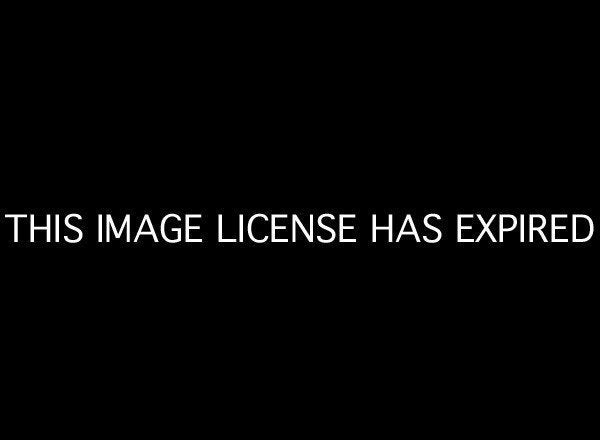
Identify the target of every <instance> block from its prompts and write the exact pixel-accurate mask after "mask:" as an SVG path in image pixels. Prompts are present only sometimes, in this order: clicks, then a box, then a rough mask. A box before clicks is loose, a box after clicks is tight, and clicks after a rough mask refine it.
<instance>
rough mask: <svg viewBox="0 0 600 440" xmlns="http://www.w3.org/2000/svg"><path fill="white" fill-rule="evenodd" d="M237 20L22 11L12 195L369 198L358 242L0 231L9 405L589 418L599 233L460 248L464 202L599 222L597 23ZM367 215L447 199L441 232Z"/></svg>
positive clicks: (97, 206)
mask: <svg viewBox="0 0 600 440" xmlns="http://www.w3.org/2000/svg"><path fill="white" fill-rule="evenodd" d="M52 12H57V11H52ZM153 12H157V11H153ZM163 12H164V11H163ZM247 12H248V14H247V13H246V12H240V11H239V10H237V9H236V11H233V10H232V11H228V12H227V13H225V14H224V15H223V14H221V15H216V14H215V13H214V12H212V11H211V12H207V11H204V12H195V13H193V14H190V15H188V14H186V13H184V12H183V11H180V12H177V13H175V15H173V16H171V15H170V14H169V15H167V14H166V13H165V15H164V16H163V14H162V12H161V14H159V15H160V18H156V16H155V15H152V17H150V16H147V15H146V13H145V12H144V13H141V12H140V11H137V12H136V13H133V14H127V15H126V14H125V13H124V12H122V13H119V14H114V16H112V15H111V16H110V17H107V18H102V19H100V18H99V17H100V15H97V14H100V12H97V13H96V12H95V13H94V14H92V15H85V19H83V18H82V16H78V18H77V19H75V18H74V19H66V22H65V23H63V22H62V21H57V20H50V19H48V16H46V17H45V16H44V14H43V13H41V14H40V16H36V17H35V19H34V18H33V15H36V14H34V13H33V12H32V11H30V12H28V14H26V15H25V16H23V17H24V19H25V20H24V21H19V23H18V24H16V25H15V26H14V29H10V30H8V31H7V39H6V44H5V52H4V55H3V66H4V67H3V70H4V72H3V73H4V74H5V79H4V80H3V85H4V87H3V96H4V99H3V110H4V111H3V124H2V125H3V133H4V136H3V137H4V142H3V156H4V158H3V160H2V173H1V176H2V177H1V179H2V201H1V202H2V205H1V206H2V213H3V214H4V213H5V212H31V213H42V212H43V213H67V212H79V213H83V214H86V215H87V216H89V215H92V214H94V213H96V212H105V211H107V210H110V211H113V212H124V211H131V212H151V213H153V214H155V215H158V214H160V213H163V212H169V211H175V212H179V213H186V212H190V213H202V214H204V215H205V216H206V217H208V218H210V217H211V216H214V215H215V214H216V213H217V212H222V211H229V212H237V211H239V210H243V211H246V212H252V211H256V212H288V213H292V212H294V213H319V212H325V211H328V212H334V213H335V212H356V213H359V215H361V243H360V244H359V245H348V246H342V245H338V246H331V247H326V248H323V247H321V248H317V247H291V246H285V245H283V246H275V245H273V246H268V247H262V248H252V247H244V248H234V249H232V248H227V249H225V248H218V247H216V246H214V245H210V244H207V245H206V246H199V247H175V248H164V247H158V248H154V247H152V246H138V247H129V248H128V247H126V246H124V247H117V248H115V247H111V248H102V247H98V246H95V245H94V244H93V243H88V244H83V245H81V246H76V247H63V246H54V247H53V246H39V247H35V248H31V247H27V246H23V247H20V246H10V245H9V243H8V242H7V240H4V242H3V245H2V254H3V257H5V258H3V263H2V264H3V270H2V273H3V278H4V282H3V284H4V285H5V286H6V287H5V288H3V289H2V291H3V295H2V301H3V303H4V304H3V307H2V311H3V314H4V315H5V319H3V324H4V327H5V331H4V338H3V339H4V341H5V347H6V348H5V355H6V356H5V358H6V362H5V365H7V366H8V367H9V370H10V373H9V374H8V375H7V376H6V382H7V384H8V385H9V386H10V388H11V389H13V388H14V389H15V393H14V394H11V396H14V397H11V404H10V408H11V412H12V413H13V414H15V415H20V416H23V414H31V410H32V409H34V408H35V409H38V410H40V411H39V412H40V413H41V414H45V415H46V417H47V418H45V419H44V420H47V421H46V422H44V423H49V424H52V425H57V426H63V423H67V424H71V423H73V420H74V419H77V420H78V421H83V422H88V423H86V425H87V426H88V427H89V426H99V427H107V426H109V425H112V422H113V421H123V420H128V421H131V420H133V421H134V425H136V426H138V427H148V426H150V427H152V428H153V429H158V426H157V425H160V426H163V427H165V428H166V429H167V430H168V431H171V430H174V429H176V428H180V427H181V426H183V425H184V424H183V422H184V421H191V422H192V423H193V424H201V426H198V427H200V428H202V427H203V426H204V425H203V423H205V420H207V419H208V420H210V421H212V422H213V423H214V422H216V423H217V424H218V425H219V426H221V427H222V429H225V430H230V429H239V428H242V429H251V428H255V427H256V428H261V429H266V428H269V429H273V428H274V427H275V426H276V425H278V424H279V423H281V422H283V423H282V424H283V426H284V427H285V428H286V429H287V430H286V431H282V432H288V431H290V430H291V431H295V430H298V429H306V430H308V432H314V431H313V430H312V429H313V428H312V427H313V426H315V422H317V423H318V422H323V421H328V422H330V423H329V426H330V428H329V429H331V430H332V431H331V432H337V430H340V429H344V428H350V429H357V430H358V429H359V428H363V429H365V430H366V431H365V432H372V431H373V430H375V429H383V428H384V427H386V426H387V425H388V424H389V423H391V424H392V426H395V427H396V428H399V427H400V428H401V427H403V426H407V427H408V425H404V424H403V423H405V422H401V421H402V420H407V419H408V420H410V421H412V422H413V423H416V424H418V425H420V426H421V427H422V428H423V429H426V430H431V429H440V428H441V429H455V428H460V429H465V428H467V427H469V428H471V429H473V428H474V427H475V425H477V424H478V423H481V422H483V425H484V426H485V427H486V428H487V429H488V430H490V429H491V430H497V429H507V430H509V432H512V431H510V430H511V429H512V428H511V427H512V426H514V423H515V422H522V421H525V420H528V421H532V420H533V421H534V423H532V424H531V426H532V428H533V429H540V427H548V426H551V427H553V428H556V429H557V428H558V426H557V425H559V424H560V425H561V426H563V427H566V428H568V429H573V424H572V423H573V419H572V418H571V416H572V415H573V414H576V415H577V417H578V418H579V420H580V421H581V420H583V419H584V418H585V417H586V414H588V411H589V409H586V408H587V405H586V403H585V402H586V396H589V395H590V394H591V393H592V390H593V389H595V388H594V385H593V381H592V375H591V372H592V371H593V369H594V366H595V365H596V364H595V363H594V362H592V359H593V356H592V355H593V348H594V347H593V341H594V339H595V338H596V336H597V327H598V326H597V322H596V320H595V314H596V310H597V304H596V301H595V299H594V297H593V295H594V293H595V290H597V289H596V287H595V284H594V283H593V281H595V279H594V269H595V266H596V262H597V253H596V247H597V238H595V239H594V242H593V243H590V244H587V245H560V244H559V245H552V246H544V245H541V246H522V245H521V246H518V245H515V244H508V245H506V246H486V245H482V246H460V245H458V244H456V243H455V242H454V241H455V240H454V238H455V236H454V225H453V218H454V216H455V215H456V214H457V213H460V212H477V213H487V214H490V213H512V214H518V213H530V212H531V213H545V214H549V213H585V214H588V215H592V216H593V217H594V218H595V220H596V221H597V212H598V211H597V208H596V207H595V205H596V203H595V200H596V199H595V195H594V193H593V188H594V187H595V186H596V184H595V180H596V179H595V178H594V177H595V174H594V161H593V159H592V154H593V152H592V147H593V146H594V145H596V144H597V135H596V133H595V130H594V128H595V121H596V118H597V108H596V107H595V102H596V101H597V85H596V84H595V82H594V81H593V78H595V77H597V69H596V68H595V66H594V65H593V54H594V52H593V49H594V47H593V46H592V44H591V43H592V40H591V39H589V38H590V36H589V35H588V33H591V32H592V29H591V28H589V27H588V26H587V25H586V24H585V23H584V22H583V21H582V19H581V18H580V17H575V18H569V17H567V16H566V15H565V16H563V17H561V19H560V20H559V21H556V19H553V20H550V19H549V18H543V17H542V16H541V15H540V14H539V13H536V14H532V15H527V17H526V18H524V17H525V13H524V11H521V13H520V14H516V15H514V16H513V15H510V14H509V16H506V15H504V14H500V11H496V12H494V13H487V12H483V11H481V13H480V15H477V13H476V12H475V11H469V14H466V11H445V12H441V11H427V12H425V13H420V14H416V13H414V12H412V11H404V12H397V11H395V12H393V13H392V12H385V11H380V12H376V13H374V14H371V13H369V14H367V13H366V11H353V12H354V14H351V15H347V14H346V13H344V14H338V13H332V14H328V15H327V17H326V18H325V14H324V11H321V13H319V14H308V16H307V15H306V14H303V13H301V11H295V12H293V13H284V12H283V11H281V12H280V13H276V12H275V11H272V10H270V11H269V13H268V14H267V13H266V12H265V11H262V12H261V11H255V10H253V11H247ZM305 12H306V11H305ZM338 12H339V11H338ZM446 12H448V13H449V12H453V13H454V15H446ZM538 12H539V11H538ZM69 13H70V14H73V13H74V12H73V11H70V12H69ZM250 13H253V14H251V15H249V14H250ZM75 14H76V13H75ZM278 14H280V15H278ZM470 14H474V15H470ZM184 16H185V18H184ZM69 17H70V15H69ZM102 17H104V15H102ZM257 17H259V18H260V19H259V18H257ZM517 17H518V18H517ZM63 18H65V16H64V15H63ZM375 212H376V213H380V214H387V213H395V214H405V213H413V214H423V213H428V212H438V213H440V214H441V215H443V217H444V219H445V220H446V221H447V225H448V227H447V228H445V229H444V233H445V238H444V241H443V243H441V244H440V245H438V246H420V247H417V246H413V245H411V244H410V243H407V244H406V245H401V246H394V247H377V248H376V247H374V246H371V245H369V244H368V238H369V234H368V229H367V228H366V225H368V223H364V221H365V220H368V218H369V215H370V214H371V213H375ZM363 229H366V232H365V231H363ZM3 233H5V231H3ZM4 237H6V235H4ZM54 411H56V412H58V413H61V414H63V416H62V417H54V416H52V414H53V412H54ZM36 413H38V412H36ZM40 417H41V416H40ZM173 417H174V418H173ZM40 420H41V419H40ZM92 423H93V424H92ZM578 425H579V423H578ZM48 426H50V425H48ZM133 429H139V428H135V427H134V428H133Z"/></svg>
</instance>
